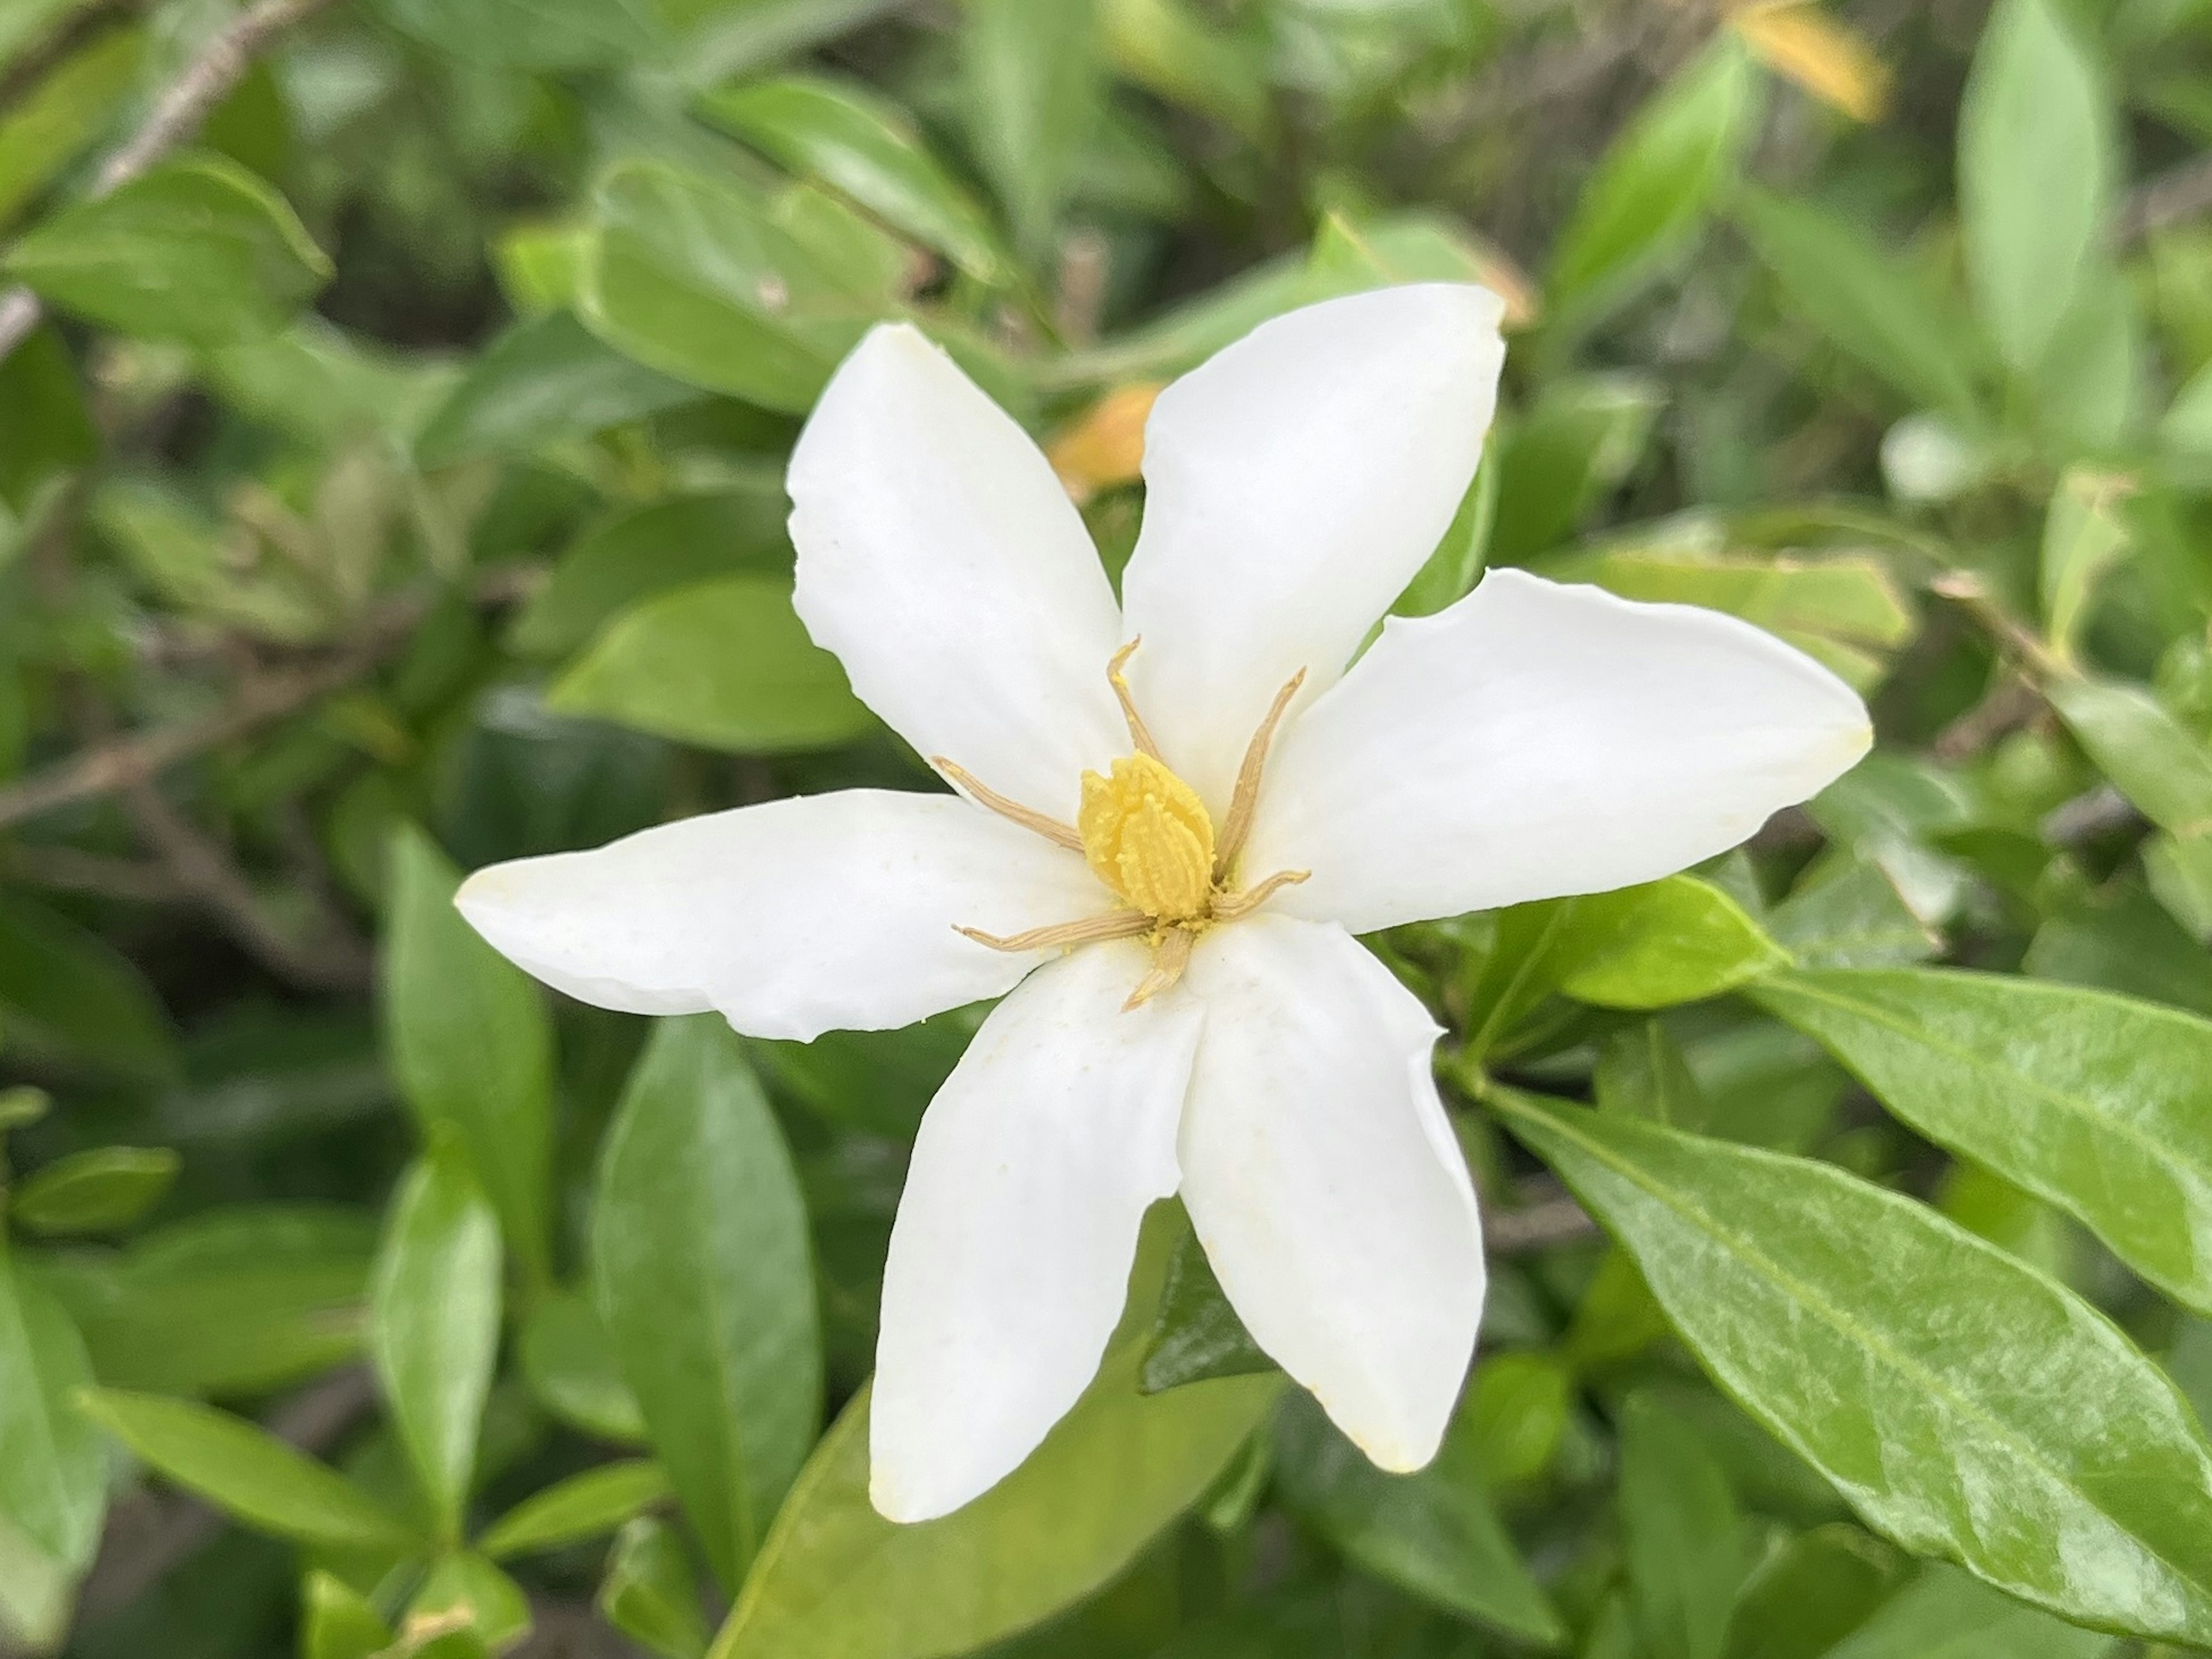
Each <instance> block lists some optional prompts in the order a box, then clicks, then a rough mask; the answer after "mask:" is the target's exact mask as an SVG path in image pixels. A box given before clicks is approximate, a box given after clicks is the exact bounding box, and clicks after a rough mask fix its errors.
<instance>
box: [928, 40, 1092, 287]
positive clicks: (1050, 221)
mask: <svg viewBox="0 0 2212 1659" xmlns="http://www.w3.org/2000/svg"><path fill="white" fill-rule="evenodd" d="M1103 44H1104V40H1103V33H1102V30H1101V27H1100V18H1099V8H1098V6H1097V3H1096V0H975V3H973V4H971V5H969V7H968V8H967V17H966V21H965V24H964V27H963V29H962V31H961V37H960V55H961V64H962V68H963V71H964V74H965V88H964V89H965V91H966V94H967V97H966V113H967V116H968V121H969V130H970V131H971V132H972V134H973V135H974V139H975V149H976V153H977V155H978V156H979V157H980V159H981V161H982V163H983V167H984V170H985V172H986V173H988V174H989V175H990V179H991V182H992V183H993V185H995V186H996V187H997V189H998V192H999V199H1000V201H1002V202H1003V203H1005V204H1006V215H1007V217H1008V219H1009V220H1010V221H1011V222H1012V225H1013V228H1014V239H1015V240H1016V242H1017V243H1018V245H1019V246H1020V247H1021V249H1022V251H1023V252H1024V254H1025V255H1027V256H1028V257H1029V258H1031V259H1033V260H1042V259H1043V258H1045V257H1046V256H1047V255H1048V253H1049V252H1050V251H1051V247H1052V238H1053V228H1054V222H1055V221H1056V219H1057V217H1058V216H1059V211H1060V204H1061V203H1062V202H1063V201H1064V200H1065V199H1066V194H1067V191H1068V187H1069V185H1070V184H1071V183H1072V182H1073V177H1074V170H1075V163H1076V161H1077V158H1078V156H1079V155H1080V153H1081V151H1082V149H1083V147H1084V146H1085V143H1087V142H1088V140H1089V139H1090V137H1091V134H1092V132H1094V131H1096V130H1097V125H1098V121H1099V118H1100V114H1101V112H1102V111H1103V107H1104V102H1105V93H1106V85H1105V78H1104V74H1103V58H1102V56H1101V49H1102V47H1103Z"/></svg>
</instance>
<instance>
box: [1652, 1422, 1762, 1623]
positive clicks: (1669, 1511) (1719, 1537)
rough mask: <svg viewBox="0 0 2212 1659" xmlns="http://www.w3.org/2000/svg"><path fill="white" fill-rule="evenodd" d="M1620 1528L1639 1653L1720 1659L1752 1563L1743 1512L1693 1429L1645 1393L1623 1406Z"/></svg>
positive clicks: (1726, 1481)
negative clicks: (1640, 1643) (1639, 1635)
mask: <svg viewBox="0 0 2212 1659" xmlns="http://www.w3.org/2000/svg"><path fill="white" fill-rule="evenodd" d="M1620 1525H1621V1533H1622V1537H1623V1544H1624V1547H1625V1552H1626V1556H1627V1565H1628V1584H1629V1592H1630V1599H1631V1605H1632V1607H1633V1608H1634V1610H1635V1614H1636V1622H1637V1625H1638V1627H1639V1628H1640V1629H1641V1630H1642V1631H1643V1632H1644V1648H1645V1650H1646V1651H1648V1652H1649V1653H1650V1655H1651V1656H1652V1659H1720V1654H1721V1645H1722V1643H1723V1640H1724V1638H1726V1636H1727V1633H1728V1621H1729V1609H1730V1608H1732V1607H1734V1606H1735V1598H1736V1592H1737V1590H1739V1589H1741V1588H1742V1585H1743V1581H1744V1576H1745V1574H1746V1573H1747V1571H1748V1570H1749V1568H1750V1565H1751V1557H1750V1551H1749V1541H1748V1540H1747V1537H1746V1535H1745V1532H1744V1523H1743V1514H1742V1511H1741V1510H1740V1509H1739V1508H1738V1506H1737V1504H1736V1500H1735V1492H1732V1491H1731V1490H1729V1483H1728V1475H1727V1474H1726V1472H1725V1471H1724V1470H1723V1469H1722V1468H1721V1467H1720V1465H1719V1463H1718V1462H1717V1461H1716V1460H1715V1459H1714V1457H1713V1455H1712V1454H1711V1452H1710V1451H1708V1450H1707V1449H1706V1448H1705V1442H1704V1441H1703V1440H1702V1439H1701V1438H1700V1437H1699V1435H1698V1432H1697V1431H1696V1430H1694V1429H1692V1427H1691V1426H1690V1425H1688V1424H1686V1423H1685V1422H1683V1421H1682V1420H1681V1419H1679V1418H1677V1417H1675V1416H1674V1414H1673V1413H1670V1412H1668V1410H1667V1409H1666V1408H1665V1407H1663V1406H1661V1405H1660V1404H1658V1403H1657V1402H1656V1401H1654V1400H1652V1399H1650V1398H1649V1397H1647V1396H1645V1395H1631V1396H1630V1397H1629V1399H1628V1400H1627V1401H1626V1403H1625V1404H1624V1405H1623V1406H1622V1407H1621V1412H1620Z"/></svg>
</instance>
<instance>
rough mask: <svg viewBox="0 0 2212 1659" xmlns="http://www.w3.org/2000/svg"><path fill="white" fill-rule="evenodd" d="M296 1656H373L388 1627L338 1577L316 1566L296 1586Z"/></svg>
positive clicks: (385, 1642) (384, 1643)
mask: <svg viewBox="0 0 2212 1659" xmlns="http://www.w3.org/2000/svg"><path fill="white" fill-rule="evenodd" d="M300 1602H301V1607H300V1659H377V1656H379V1655H380V1654H381V1653H383V1651H384V1650H386V1648H388V1647H390V1646H391V1645H392V1627H391V1626H389V1625H387V1624H386V1623H385V1622H384V1620H383V1619H382V1618H380V1616H379V1615H378V1613H377V1611H376V1609H375V1608H374V1607H371V1606H369V1604H368V1601H367V1600H366V1599H365V1598H363V1597H362V1596H361V1595H358V1594H356V1592H355V1591H354V1590H353V1589H351V1588H350V1587H349V1586H348V1585H347V1584H346V1583H343V1581H342V1580H340V1579H337V1578H334V1577H331V1575H330V1574H329V1573H327V1572H324V1571H321V1570H320V1569H317V1570H316V1571H313V1572H310V1573H309V1574H308V1575H307V1582H306V1583H303V1584H301V1587H300Z"/></svg>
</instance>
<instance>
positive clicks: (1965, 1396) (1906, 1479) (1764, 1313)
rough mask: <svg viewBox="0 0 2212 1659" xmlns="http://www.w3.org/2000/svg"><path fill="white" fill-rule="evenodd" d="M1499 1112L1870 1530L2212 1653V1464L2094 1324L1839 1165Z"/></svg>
mask: <svg viewBox="0 0 2212 1659" xmlns="http://www.w3.org/2000/svg"><path fill="white" fill-rule="evenodd" d="M1492 1103H1493V1104H1494V1106H1495V1107H1496V1109H1497V1110H1498V1113H1499V1114H1500V1115H1501V1116H1503V1117H1504V1119H1505V1121H1506V1122H1507V1124H1508V1126H1509V1127H1511V1129H1512V1130H1513V1132H1514V1133H1515V1134H1516V1136H1518V1137H1519V1138H1520V1139H1522V1141H1524V1142H1525V1143H1526V1144H1527V1145H1528V1146H1529V1148H1530V1149H1531V1150H1532V1151H1534V1152H1536V1153H1537V1154H1538V1156H1540V1157H1541V1158H1543V1159H1544V1160H1545V1161H1546V1162H1547V1164H1550V1165H1551V1166H1552V1168H1553V1170H1556V1171H1557V1172H1558V1173H1559V1176H1560V1177H1561V1178H1562V1179H1563V1180H1565V1182H1566V1183H1567V1185H1568V1186H1569V1187H1570V1188H1572V1189H1573V1190H1574V1192H1575V1194H1576V1196H1577V1197H1578V1198H1580V1199H1581V1200H1582V1201H1583V1204H1584V1205H1585V1206H1587V1207H1588V1208H1589V1210H1590V1212H1591V1213H1592V1214H1594V1215H1595V1216H1596V1217H1597V1218H1598V1219H1599V1220H1600V1221H1601V1222H1602V1223H1603V1224H1604V1225H1605V1226H1606V1227H1607V1230H1608V1231H1611V1232H1612V1233H1613V1237H1616V1238H1618V1239H1619V1240H1620V1242H1621V1243H1622V1244H1623V1245H1624V1246H1625V1247H1626V1249H1628V1250H1629V1251H1630V1253H1631V1254H1632V1255H1634V1256H1635V1258H1636V1260H1637V1263H1638V1266H1639V1267H1642V1268H1643V1270H1644V1276H1645V1278H1646V1279H1647V1280H1648V1281H1649V1283H1650V1286H1651V1291H1652V1293H1653V1294H1654V1295H1655V1296H1656V1297H1658V1299H1659V1303H1660V1304H1661V1305H1662V1307H1664V1308H1665V1309H1666V1310H1667V1314H1668V1318H1669V1319H1670V1320H1671V1321H1672V1322H1674V1328H1675V1330H1676V1331H1677V1333H1679V1334H1680V1336H1681V1338H1682V1340H1684V1341H1685V1342H1686V1343H1687V1344H1688V1345H1689V1346H1690V1347H1691V1349H1692V1351H1693V1352H1695V1353H1696V1354H1697V1355H1698V1357H1699V1359H1700V1360H1701V1361H1702V1362H1703V1363H1704V1364H1705V1368H1706V1369H1707V1370H1709V1371H1710V1372H1711V1374H1712V1376H1713V1377H1714V1379H1715V1381H1717V1383H1720V1385H1721V1386H1722V1387H1723V1389H1726V1390H1727V1391H1728V1392H1729V1394H1730V1395H1733V1396H1734V1397H1735V1399H1737V1400H1738V1401H1741V1403H1742V1404H1743V1405H1744V1407H1746V1408H1747V1410H1748V1411H1749V1412H1750V1413H1752V1415H1753V1416H1754V1417H1756V1418H1757V1419H1759V1421H1760V1422H1761V1423H1763V1424H1764V1425H1765V1426H1766V1428H1767V1429H1768V1430H1769V1431H1771V1433H1772V1434H1774V1435H1775V1436H1776V1437H1778V1439H1780V1440H1781V1441H1782V1442H1783V1443H1784V1445H1786V1446H1788V1447H1789V1448H1790V1449H1792V1450H1794V1451H1796V1453H1798V1454H1799V1455H1801V1456H1802V1457H1804V1458H1805V1459H1806V1460H1807V1461H1808V1462H1810V1463H1812V1464H1813V1465H1814V1467H1815V1468H1819V1469H1820V1472H1821V1473H1822V1474H1825V1475H1826V1477H1827V1478H1828V1479H1829V1480H1831V1481H1832V1482H1833V1483H1834V1484H1835V1486H1836V1487H1837V1489H1838V1491H1839V1492H1842V1494H1843V1495H1844V1498H1846V1499H1847V1500H1849V1502H1850V1504H1851V1506H1852V1507H1853V1508H1854V1509H1855V1510H1857V1511H1858V1513H1859V1514H1860V1516H1862V1517H1863V1518H1864V1519H1865V1521H1866V1522H1868V1524H1869V1525H1870V1526H1872V1527H1874V1528H1875V1529H1876V1530H1878V1531H1880V1532H1882V1533H1884V1534H1887V1535H1888V1536H1889V1537H1891V1538H1893V1539H1894V1540H1895V1541H1897V1542H1899V1544H1902V1545H1903V1546H1904V1547H1905V1548H1907V1549H1909V1550H1911V1551H1914V1552H1915V1553H1921V1554H1929V1555H1944V1556H1948V1557H1951V1558H1953V1559H1956V1560H1958V1561H1960V1563H1962V1564H1963V1565H1966V1567H1968V1568H1970V1569H1971V1570H1972V1571H1974V1572H1975V1573H1977V1574H1978V1575H1979V1576H1980V1577H1984V1578H1985V1579H1987V1580H1988V1581H1989V1582H1990V1583H1994V1584H1996V1585H1997V1586H1998V1587H1999V1588H2001V1589H2006V1590H2008V1591H2010V1592H2011V1593H2012V1594H2014V1595H2017V1596H2020V1597H2021V1598H2022V1599H2023V1600H2026V1601H2033V1602H2034V1603H2036V1604H2037V1605H2039V1606H2042V1607H2049V1608H2050V1609H2051V1611H2053V1612H2055V1613H2059V1614H2061V1615H2062V1616H2063V1617H2066V1618H2069V1619H2074V1620H2081V1622H2084V1623H2095V1624H2098V1625H2101V1626H2109V1627H2113V1628H2118V1629H2123V1630H2128V1631H2133V1632H2138V1633H2140V1634H2143V1635H2148V1636H2157V1637H2172V1638H2177V1639H2179V1640H2182V1641H2188V1642H2197V1643H2202V1642H2203V1641H2204V1640H2205V1639H2206V1638H2207V1637H2208V1636H2212V1565H2207V1564H2208V1563H2212V1449H2208V1448H2207V1447H2206V1445H2205V1443H2204V1440H2203V1431H2202V1430H2201V1429H2200V1428H2199V1427H2198V1426H2197V1422H2196V1419H2195V1418H2194V1416H2193V1415H2192V1414H2191V1412H2190V1410H2189V1407H2188V1405H2187V1403H2186V1402H2185V1401H2184V1400H2183V1399H2182V1397H2181V1395H2180V1394H2179V1391H2178V1390H2177V1389H2175V1388H2174V1386H2173V1384H2172V1383H2171V1382H2169V1381H2168V1380H2167V1378H2166V1376H2164V1375H2163V1374H2162V1373H2161V1372H2160V1370H2158V1368H2157V1367H2156V1366H2155V1365H2154V1364H2151V1362H2150V1361H2149V1360H2148V1359H2146V1358H2143V1356H2142V1354H2141V1353H2140V1352H2137V1351H2136V1349H2135V1348H2134V1347H2133V1346H2130V1343H2129V1342H2128V1340H2127V1339H2126V1338H2125V1337H2124V1336H2123V1335H2122V1334H2120V1333H2119V1331H2118V1329H2117V1328H2114V1327H2113V1326H2112V1323H2111V1322H2109V1321H2108V1320H2106V1318H2105V1316H2103V1315H2101V1314H2100V1313H2099V1312H2097V1311H2096V1310H2094V1309H2093V1308H2091V1307H2090V1306H2089V1305H2088V1304H2087V1303H2085V1302H2083V1301H2081V1299H2080V1298H2079V1297H2076V1296H2075V1295H2074V1294H2073V1293H2072V1292H2071V1291H2067V1290H2064V1289H2063V1288H2062V1287H2061V1286H2059V1285H2056V1284H2053V1283H2052V1282H2051V1280H2050V1279H2045V1277H2044V1276H2043V1275H2042V1274H2040V1273H2036V1272H2035V1271H2033V1269H2031V1268H2028V1267H2022V1266H2021V1264H2020V1263H2019V1262H2017V1261H2015V1260H2014V1259H2013V1258H2012V1257H2011V1256H2009V1255H2006V1254H2005V1253H2004V1252H2003V1251H2002V1250H2000V1249H1997V1248H1996V1246H1994V1245H1991V1244H1988V1243H1984V1242H1983V1241H1981V1240H1979V1239H1977V1238H1975V1237H1973V1236H1972V1234H1970V1233H1968V1232H1966V1231H1963V1230H1962V1229H1960V1228H1959V1227H1957V1226H1955V1225H1953V1224H1952V1223H1950V1222H1948V1221H1946V1220H1944V1219H1943V1218H1942V1217H1940V1216H1938V1215H1936V1213H1935V1212H1932V1211H1930V1210H1929V1209H1927V1208H1926V1207H1925V1206H1922V1205H1920V1204H1917V1203H1915V1202H1914V1201H1913V1200H1911V1199H1908V1198H1905V1197H1904V1196H1902V1195H1900V1194H1896V1193H1892V1192H1887V1191H1884V1190H1883V1189H1881V1188H1877V1187H1873V1186H1869V1184H1867V1183H1866V1182H1863V1181H1859V1180H1857V1178H1855V1177H1853V1176H1849V1175H1846V1174H1844V1172H1843V1171H1842V1170H1838V1169H1835V1168H1833V1167H1832V1166H1830V1165H1827V1164H1814V1163H1810V1162H1808V1161H1806V1160H1804V1159H1802V1158H1790V1157H1786V1156H1784V1155H1782V1154H1779V1153H1776V1152H1764V1151H1760V1150H1758V1149H1755V1148H1752V1147H1747V1146H1733V1145H1729V1144H1728V1143H1725V1142H1721V1141H1711V1140H1702V1139H1698V1138H1696V1137H1694V1136H1689V1135H1684V1134H1680V1133H1677V1132H1675V1131H1674V1130H1671V1129H1664V1128H1661V1127H1657V1126H1656V1125H1653V1124H1647V1123H1640V1122H1638V1121H1634V1120H1632V1119H1628V1118H1608V1117H1600V1116H1597V1115H1595V1114H1592V1113H1589V1112H1584V1111H1581V1110H1578V1109H1575V1108H1573V1107H1571V1106H1567V1105H1565V1104H1563V1103H1559V1102H1555V1101H1548V1100H1545V1099H1542V1098H1541V1097H1534V1096H1529V1095H1523V1094H1520V1093H1517V1092H1516V1091H1509V1090H1503V1089H1494V1090H1493V1091H1492ZM2082 1401H2095V1402H2097V1403H2096V1408H2095V1409H2094V1410H2093V1411H2091V1412H2087V1413H2085V1412H2083V1411H2082V1410H2081V1402H2082ZM1997 1494H2002V1498H1996V1495H1997ZM1992 1498H1996V1502H1997V1503H1999V1504H2001V1505H2002V1507H2001V1508H1995V1509H1993V1508H1992V1507H1990V1500H1991V1499H1992ZM2083 1551H2088V1552H2091V1555H2090V1556H2089V1557H2084V1556H2083V1555H2082V1553H2081V1552H2083ZM2083 1559H2095V1560H2097V1561H2099V1562H2100V1563H2102V1564H2104V1565H2101V1566H2100V1569H2099V1570H2098V1571H2095V1572H2093V1573H2087V1572H2083V1571H2081V1570H2080V1567H2079V1565H2078V1564H2079V1562H2081V1560H2083Z"/></svg>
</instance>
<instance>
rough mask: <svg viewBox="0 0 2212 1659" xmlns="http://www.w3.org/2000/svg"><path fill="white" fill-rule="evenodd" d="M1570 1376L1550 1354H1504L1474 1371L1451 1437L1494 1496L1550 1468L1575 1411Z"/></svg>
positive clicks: (1573, 1387) (1564, 1367) (1525, 1482)
mask: <svg viewBox="0 0 2212 1659" xmlns="http://www.w3.org/2000/svg"><path fill="white" fill-rule="evenodd" d="M1574 1392H1575V1380H1574V1375H1573V1373H1572V1372H1571V1370H1569V1369H1568V1368H1567V1366H1566V1365H1565V1364H1564V1363H1562V1361H1561V1360H1560V1359H1559V1358H1557V1357H1555V1356H1554V1355H1552V1354H1549V1353H1504V1354H1499V1355H1498V1357H1497V1358H1494V1359H1486V1360H1484V1361H1482V1362H1481V1364H1479V1365H1477V1366H1476V1367H1475V1372H1474V1383H1473V1384H1472V1385H1470V1387H1469V1388H1468V1395H1467V1399H1466V1401H1464V1402H1463V1403H1462V1405H1461V1407H1460V1418H1461V1419H1463V1421H1462V1422H1460V1423H1455V1425H1454V1427H1453V1429H1452V1431H1451V1432H1452V1435H1453V1436H1454V1437H1455V1438H1454V1439H1453V1440H1452V1441H1451V1442H1450V1443H1451V1444H1454V1445H1456V1444H1459V1443H1461V1442H1462V1441H1463V1442H1464V1443H1465V1444H1466V1448H1467V1455H1468V1458H1469V1460H1470V1464H1469V1467H1470V1468H1472V1470H1473V1471H1474V1473H1476V1474H1479V1475H1480V1477H1481V1479H1482V1481H1483V1484H1484V1485H1485V1486H1488V1487H1489V1488H1490V1489H1491V1490H1492V1491H1493V1492H1495V1491H1502V1490H1504V1489H1506V1488H1510V1487H1513V1486H1523V1485H1525V1484H1527V1483H1528V1482H1529V1481H1531V1480H1536V1479H1538V1478H1539V1477H1541V1475H1542V1474H1544V1473H1545V1472H1546V1471H1547V1469H1549V1468H1551V1467H1552V1462H1553V1459H1554V1458H1555V1457H1556V1456H1557V1455H1559V1448H1560V1445H1561V1444H1562V1443H1563V1442H1564V1441H1565V1438H1566V1434H1567V1423H1568V1419H1569V1416H1570V1414H1571V1413H1572V1412H1573V1410H1574V1408H1575V1398H1574Z"/></svg>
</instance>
